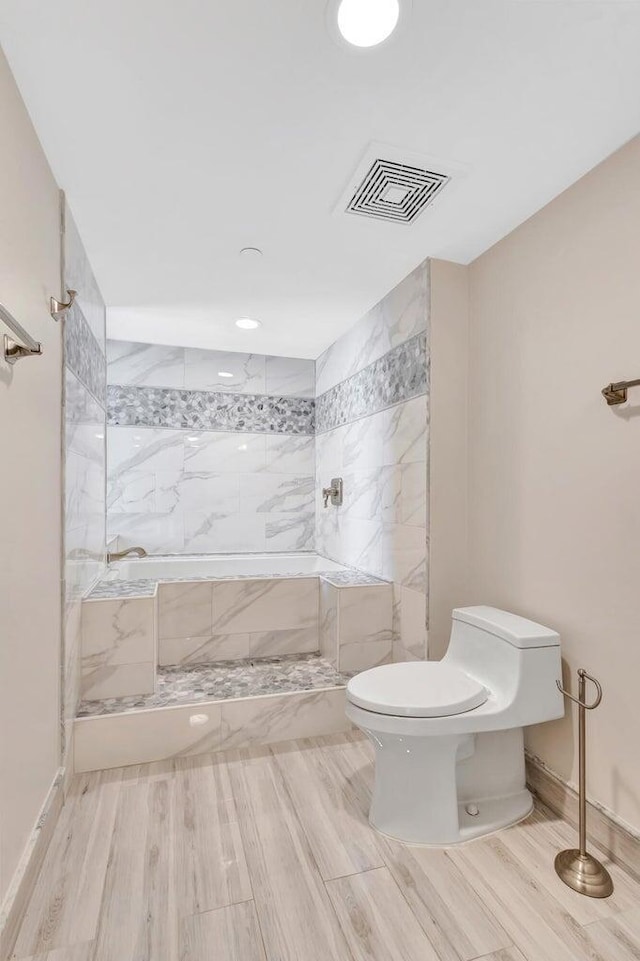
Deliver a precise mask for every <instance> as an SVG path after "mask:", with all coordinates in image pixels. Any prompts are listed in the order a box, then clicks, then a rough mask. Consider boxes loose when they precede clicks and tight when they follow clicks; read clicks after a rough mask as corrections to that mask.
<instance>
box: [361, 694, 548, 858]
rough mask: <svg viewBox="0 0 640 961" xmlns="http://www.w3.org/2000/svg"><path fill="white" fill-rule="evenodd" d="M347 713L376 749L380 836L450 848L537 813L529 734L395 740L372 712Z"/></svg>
mask: <svg viewBox="0 0 640 961" xmlns="http://www.w3.org/2000/svg"><path fill="white" fill-rule="evenodd" d="M347 713H348V715H349V716H350V717H351V719H352V720H353V721H355V722H356V724H357V725H358V727H359V728H360V729H361V730H362V731H363V732H364V733H365V734H366V735H367V737H368V738H369V740H370V741H371V743H372V744H373V746H374V750H375V782H374V789H373V796H372V800H371V808H370V812H369V822H370V824H371V825H372V827H374V828H375V829H376V830H377V831H379V832H380V833H381V834H384V835H386V836H387V837H390V838H394V839H395V840H398V841H404V842H405V843H408V844H424V845H430V846H448V845H453V844H461V843H463V842H465V841H470V840H472V839H473V838H478V837H484V836H485V835H487V834H492V833H494V832H495V831H499V830H501V829H502V828H506V827H509V826H510V825H512V824H516V823H517V822H518V821H521V820H523V818H525V817H527V815H528V814H530V813H531V811H532V809H533V800H532V797H531V794H530V793H529V791H528V790H527V788H526V784H525V765H524V742H523V731H522V728H512V729H509V730H504V731H490V732H483V733H478V734H447V735H442V734H439V735H435V736H428V735H427V736H425V735H417V736H416V735H413V734H405V733H393V734H391V733H388V732H386V731H384V732H383V731H380V730H379V727H380V726H381V725H378V724H377V723H376V725H375V727H374V725H373V724H372V723H371V722H370V719H372V720H375V715H372V714H371V713H369V712H366V711H363V710H361V709H359V708H354V706H353V705H348V709H347ZM398 720H400V722H401V723H402V722H403V719H398ZM363 722H365V723H363ZM366 722H369V723H366ZM410 723H411V722H410V720H409V723H408V724H406V725H405V724H404V723H402V726H403V727H407V728H409V725H410ZM409 729H410V728H409Z"/></svg>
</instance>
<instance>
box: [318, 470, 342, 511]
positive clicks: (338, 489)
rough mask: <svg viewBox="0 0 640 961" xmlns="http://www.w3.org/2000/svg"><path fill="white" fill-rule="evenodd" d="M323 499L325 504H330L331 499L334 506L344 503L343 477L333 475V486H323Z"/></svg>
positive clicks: (326, 505)
mask: <svg viewBox="0 0 640 961" xmlns="http://www.w3.org/2000/svg"><path fill="white" fill-rule="evenodd" d="M322 499H323V501H324V506H325V507H328V506H329V501H331V503H332V505H333V506H334V507H340V506H341V505H342V478H341V477H332V478H331V487H323V488H322Z"/></svg>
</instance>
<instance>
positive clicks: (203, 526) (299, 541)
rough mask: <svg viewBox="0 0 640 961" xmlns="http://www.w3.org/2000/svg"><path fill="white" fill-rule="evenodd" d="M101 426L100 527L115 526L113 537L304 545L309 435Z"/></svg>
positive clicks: (310, 540) (217, 548)
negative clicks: (104, 456) (103, 499)
mask: <svg viewBox="0 0 640 961" xmlns="http://www.w3.org/2000/svg"><path fill="white" fill-rule="evenodd" d="M107 433H108V493H107V499H108V505H109V536H113V535H116V534H117V535H122V536H123V537H124V540H123V541H122V544H121V546H123V547H129V546H134V544H141V545H142V546H144V547H145V548H146V549H147V550H148V551H153V552H159V551H160V550H161V547H160V546H158V545H165V549H166V550H170V551H171V552H174V551H177V552H182V551H187V552H195V553H224V552H229V551H232V552H233V551H258V552H259V551H281V550H312V549H313V546H314V540H315V523H314V516H315V458H314V442H313V438H312V437H298V436H284V435H283V436H265V435H263V434H243V433H225V432H215V431H212V432H209V431H195V432H191V431H179V430H177V431H176V430H166V429H162V428H138V427H109V428H108V432H107ZM162 517H164V518H165V520H164V521H161V518H162ZM145 518H146V520H145ZM154 524H159V525H160V526H159V528H158V529H156V527H154Z"/></svg>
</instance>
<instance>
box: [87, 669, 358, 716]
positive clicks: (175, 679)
mask: <svg viewBox="0 0 640 961" xmlns="http://www.w3.org/2000/svg"><path fill="white" fill-rule="evenodd" d="M348 677H349V676H348V675H346V674H340V673H338V671H336V669H335V668H334V667H333V666H332V665H331V664H330V663H329V661H326V660H325V659H324V658H323V657H321V656H320V655H319V654H288V655H286V656H284V655H283V656H279V657H265V658H251V659H250V660H245V661H220V662H219V663H217V664H215V665H210V666H200V667H189V668H184V667H161V668H159V670H158V675H157V679H156V691H155V693H154V694H142V695H139V696H131V697H110V698H105V699H104V700H100V701H82V702H81V703H80V705H79V707H78V717H96V716H98V715H101V714H120V713H122V712H124V711H141V710H147V709H149V708H155V707H171V706H173V705H176V704H193V703H197V702H199V701H209V700H216V701H218V700H227V699H230V698H240V697H259V696H264V695H265V694H287V693H290V692H292V691H315V690H319V689H321V688H327V687H344V686H345V685H346V683H347V680H348Z"/></svg>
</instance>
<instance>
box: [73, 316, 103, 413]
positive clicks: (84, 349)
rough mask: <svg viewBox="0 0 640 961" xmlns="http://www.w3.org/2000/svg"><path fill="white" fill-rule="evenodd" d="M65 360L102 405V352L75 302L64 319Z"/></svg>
mask: <svg viewBox="0 0 640 961" xmlns="http://www.w3.org/2000/svg"><path fill="white" fill-rule="evenodd" d="M64 362H65V364H66V366H67V367H68V368H69V370H71V371H73V373H74V374H75V375H76V377H77V378H78V380H80V381H82V383H83V384H84V385H85V387H86V388H87V389H88V390H89V391H91V393H92V394H93V396H94V397H95V398H96V400H98V401H99V402H100V405H101V406H102V407H104V406H105V392H106V381H107V368H106V362H105V355H104V352H103V350H102V349H101V347H100V345H99V343H98V341H97V340H96V337H95V334H94V333H93V331H92V330H91V328H90V327H89V324H88V323H87V321H86V319H85V316H84V314H83V313H82V311H81V309H80V308H79V307H78V305H77V303H76V304H74V305H73V307H71V309H70V310H69V313H68V314H67V316H66V318H65V320H64Z"/></svg>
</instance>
